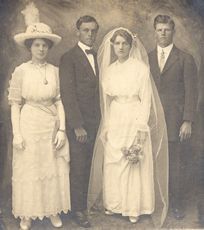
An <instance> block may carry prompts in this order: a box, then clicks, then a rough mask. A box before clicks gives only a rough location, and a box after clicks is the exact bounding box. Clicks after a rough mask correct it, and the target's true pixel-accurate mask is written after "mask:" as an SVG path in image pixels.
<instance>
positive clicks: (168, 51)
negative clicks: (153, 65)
mask: <svg viewBox="0 0 204 230" xmlns="http://www.w3.org/2000/svg"><path fill="white" fill-rule="evenodd" d="M172 48H173V43H172V44H170V45H168V46H166V47H164V48H162V47H160V46H158V45H157V58H158V63H159V66H160V58H161V53H162V50H163V52H164V56H165V61H164V65H165V63H166V61H167V59H168V57H169V54H170V52H171V50H172Z"/></svg>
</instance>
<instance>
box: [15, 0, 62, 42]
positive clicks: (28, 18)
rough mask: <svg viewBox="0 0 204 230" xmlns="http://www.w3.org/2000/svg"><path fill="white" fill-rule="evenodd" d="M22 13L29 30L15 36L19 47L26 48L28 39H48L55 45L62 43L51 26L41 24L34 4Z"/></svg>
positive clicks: (29, 5)
mask: <svg viewBox="0 0 204 230" xmlns="http://www.w3.org/2000/svg"><path fill="white" fill-rule="evenodd" d="M21 13H22V14H23V15H24V19H25V24H26V25H27V29H26V31H25V32H24V33H19V34H16V35H15V36H14V40H15V42H16V43H17V44H18V45H20V46H23V47H25V41H26V40H27V39H35V38H46V39H48V40H50V41H52V42H53V45H57V44H58V43H59V42H60V41H61V37H60V36H58V35H56V34H53V32H52V29H51V28H50V26H48V25H46V24H45V23H41V22H39V21H40V20H39V10H38V9H37V8H36V6H35V4H34V3H33V2H32V3H30V4H28V5H27V6H26V8H25V9H24V10H23V11H22V12H21Z"/></svg>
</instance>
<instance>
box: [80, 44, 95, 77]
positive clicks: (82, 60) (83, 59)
mask: <svg viewBox="0 0 204 230" xmlns="http://www.w3.org/2000/svg"><path fill="white" fill-rule="evenodd" d="M76 53H77V56H78V61H79V62H80V63H81V64H82V65H83V66H84V69H86V71H87V74H88V75H89V76H91V77H93V78H94V77H95V73H94V71H93V69H92V67H91V64H90V62H89V60H88V58H87V57H86V55H85V53H84V52H83V50H82V49H81V48H80V47H79V46H78V45H76Z"/></svg>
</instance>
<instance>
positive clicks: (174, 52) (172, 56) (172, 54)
mask: <svg viewBox="0 0 204 230" xmlns="http://www.w3.org/2000/svg"><path fill="white" fill-rule="evenodd" d="M178 51H179V50H178V48H177V47H176V46H175V45H173V48H172V49H171V52H170V54H169V57H168V59H167V61H166V63H165V66H164V68H163V70H162V72H161V73H160V70H159V64H158V58H157V48H155V49H154V51H153V56H154V58H153V60H154V65H155V66H156V68H157V72H158V73H159V74H160V75H162V74H164V73H165V72H166V71H167V70H168V69H169V68H170V67H171V66H172V65H173V64H174V63H175V62H176V61H177V60H178Z"/></svg>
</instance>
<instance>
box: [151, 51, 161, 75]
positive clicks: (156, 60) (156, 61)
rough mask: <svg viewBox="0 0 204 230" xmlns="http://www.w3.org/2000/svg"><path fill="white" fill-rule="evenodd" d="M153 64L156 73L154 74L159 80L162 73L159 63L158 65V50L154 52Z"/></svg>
mask: <svg viewBox="0 0 204 230" xmlns="http://www.w3.org/2000/svg"><path fill="white" fill-rule="evenodd" d="M151 62H152V68H153V71H154V73H152V74H153V75H154V76H157V77H158V78H159V77H160V75H161V73H160V68H159V63H158V57H157V49H155V50H153V54H152V59H151Z"/></svg>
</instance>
